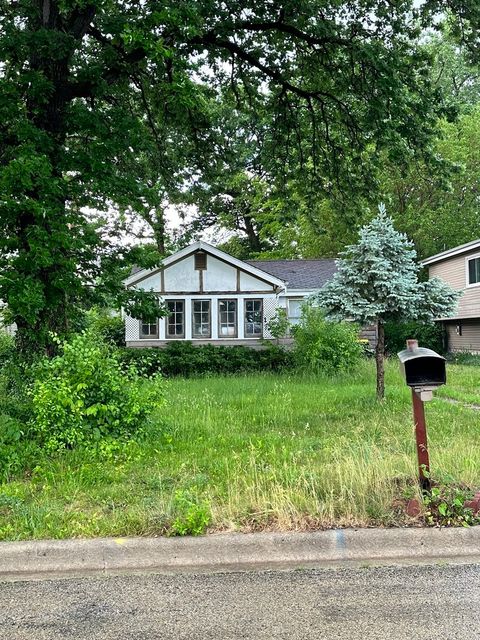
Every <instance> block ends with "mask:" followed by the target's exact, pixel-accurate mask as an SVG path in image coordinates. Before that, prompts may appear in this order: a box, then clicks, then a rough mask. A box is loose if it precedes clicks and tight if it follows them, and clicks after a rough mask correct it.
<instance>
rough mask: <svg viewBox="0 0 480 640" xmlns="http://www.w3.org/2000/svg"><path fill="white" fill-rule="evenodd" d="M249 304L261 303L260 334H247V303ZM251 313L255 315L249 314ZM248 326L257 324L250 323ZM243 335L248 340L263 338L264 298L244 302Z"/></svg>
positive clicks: (246, 299)
mask: <svg viewBox="0 0 480 640" xmlns="http://www.w3.org/2000/svg"><path fill="white" fill-rule="evenodd" d="M248 302H260V317H261V320H260V328H261V329H260V333H247V303H248ZM249 313H255V311H253V312H249ZM248 324H255V322H253V323H252V322H250V323H248ZM243 335H244V337H245V338H247V339H248V340H251V339H255V338H257V339H261V338H263V298H245V299H244V301H243Z"/></svg>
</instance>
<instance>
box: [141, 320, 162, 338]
mask: <svg viewBox="0 0 480 640" xmlns="http://www.w3.org/2000/svg"><path fill="white" fill-rule="evenodd" d="M140 338H144V339H145V338H147V339H148V338H150V339H152V338H158V320H157V321H155V322H146V321H145V320H140Z"/></svg>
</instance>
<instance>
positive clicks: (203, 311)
mask: <svg viewBox="0 0 480 640" xmlns="http://www.w3.org/2000/svg"><path fill="white" fill-rule="evenodd" d="M165 304H166V307H167V316H166V318H165V337H166V338H170V339H177V340H178V339H182V338H185V300H167V301H166V303H165ZM238 307H239V305H238V300H235V299H225V300H219V301H218V337H219V338H236V337H238V320H239V315H238V314H239V308H238ZM158 323H159V321H158V320H157V322H154V323H150V322H141V323H140V337H141V338H150V339H152V338H158V337H159V324H158ZM243 323H244V335H245V337H246V338H261V337H262V335H263V300H261V299H249V300H244V301H243ZM211 337H212V301H211V300H192V338H211Z"/></svg>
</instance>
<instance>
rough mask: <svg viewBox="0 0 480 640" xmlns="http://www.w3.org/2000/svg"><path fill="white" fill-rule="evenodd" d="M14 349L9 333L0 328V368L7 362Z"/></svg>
mask: <svg viewBox="0 0 480 640" xmlns="http://www.w3.org/2000/svg"><path fill="white" fill-rule="evenodd" d="M14 351H15V341H14V339H13V337H12V336H11V335H9V334H8V333H5V331H3V330H2V329H1V328H0V368H2V367H3V366H4V365H5V364H6V362H8V361H9V360H10V359H11V358H12V355H13V353H14Z"/></svg>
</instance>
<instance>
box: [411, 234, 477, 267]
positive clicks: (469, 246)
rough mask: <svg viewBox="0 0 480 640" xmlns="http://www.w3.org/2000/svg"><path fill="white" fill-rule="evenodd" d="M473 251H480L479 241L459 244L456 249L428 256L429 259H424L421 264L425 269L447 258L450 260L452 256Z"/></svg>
mask: <svg viewBox="0 0 480 640" xmlns="http://www.w3.org/2000/svg"><path fill="white" fill-rule="evenodd" d="M475 249H480V240H473V241H472V242H467V243H466V244H461V245H460V246H458V247H453V249H447V250H446V251H442V252H441V253H436V254H435V255H434V256H430V258H425V260H422V261H421V264H422V265H423V266H424V267H426V266H427V265H429V264H434V263H435V262H441V261H442V260H446V259H447V258H452V257H453V256H458V255H461V254H462V253H468V252H469V251H474V250H475Z"/></svg>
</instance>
